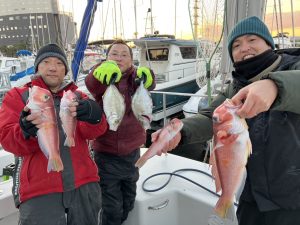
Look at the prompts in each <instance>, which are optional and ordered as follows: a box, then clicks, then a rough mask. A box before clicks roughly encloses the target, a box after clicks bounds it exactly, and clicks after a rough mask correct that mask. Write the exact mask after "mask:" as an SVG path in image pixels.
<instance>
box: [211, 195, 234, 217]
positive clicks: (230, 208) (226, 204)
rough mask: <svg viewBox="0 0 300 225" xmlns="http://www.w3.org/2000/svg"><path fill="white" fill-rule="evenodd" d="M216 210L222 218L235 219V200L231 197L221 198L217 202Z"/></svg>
mask: <svg viewBox="0 0 300 225" xmlns="http://www.w3.org/2000/svg"><path fill="white" fill-rule="evenodd" d="M215 211H216V213H217V214H218V215H219V216H220V217H221V218H227V219H229V220H231V221H234V218H235V210H234V205H233V202H232V201H231V200H230V199H224V198H220V199H219V201H218V202H217V204H216V207H215Z"/></svg>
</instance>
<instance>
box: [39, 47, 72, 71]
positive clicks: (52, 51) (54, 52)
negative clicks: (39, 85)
mask: <svg viewBox="0 0 300 225" xmlns="http://www.w3.org/2000/svg"><path fill="white" fill-rule="evenodd" d="M48 57H56V58H59V59H60V60H61V61H62V62H63V63H64V65H65V67H66V74H67V73H68V71H69V66H68V61H67V56H66V54H65V52H64V51H63V50H62V49H61V48H60V47H59V46H58V45H57V44H47V45H45V46H43V47H41V48H40V50H39V51H38V53H37V55H36V58H35V61H34V68H35V72H37V70H38V65H39V64H40V62H42V61H43V60H44V59H45V58H48Z"/></svg>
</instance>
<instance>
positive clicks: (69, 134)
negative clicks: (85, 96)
mask: <svg viewBox="0 0 300 225" xmlns="http://www.w3.org/2000/svg"><path fill="white" fill-rule="evenodd" d="M74 102H77V96H76V94H75V93H74V92H72V91H71V90H68V91H66V92H65V91H64V95H63V97H62V99H61V101H60V111H59V117H60V119H61V122H62V127H63V130H64V132H65V135H66V140H65V143H64V145H65V146H68V147H73V146H75V139H74V137H75V130H76V124H77V119H76V117H74V116H72V114H71V112H70V109H69V107H70V106H73V105H74Z"/></svg>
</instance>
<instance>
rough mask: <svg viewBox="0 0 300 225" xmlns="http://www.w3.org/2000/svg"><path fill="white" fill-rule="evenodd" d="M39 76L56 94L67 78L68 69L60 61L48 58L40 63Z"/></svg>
mask: <svg viewBox="0 0 300 225" xmlns="http://www.w3.org/2000/svg"><path fill="white" fill-rule="evenodd" d="M38 74H40V75H41V76H42V78H43V80H44V82H45V83H46V84H47V85H48V87H49V89H50V90H51V91H52V92H54V93H56V92H57V90H58V89H59V87H60V85H61V84H62V82H63V80H64V78H65V74H66V67H65V65H64V63H63V62H62V61H61V60H60V59H58V58H56V57H47V58H45V59H43V60H42V61H41V62H40V63H39V65H38Z"/></svg>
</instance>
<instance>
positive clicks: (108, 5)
mask: <svg viewBox="0 0 300 225" xmlns="http://www.w3.org/2000/svg"><path fill="white" fill-rule="evenodd" d="M109 4H110V1H108V5H107V11H106V16H105V23H104V27H103V34H102V40H104V34H105V29H106V23H107V17H108V12H109Z"/></svg>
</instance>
